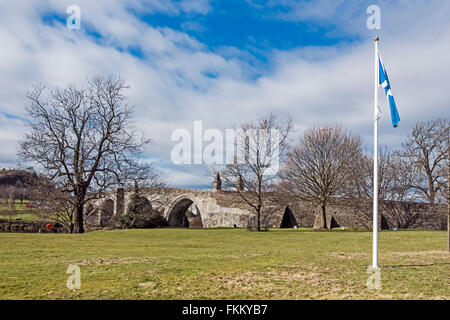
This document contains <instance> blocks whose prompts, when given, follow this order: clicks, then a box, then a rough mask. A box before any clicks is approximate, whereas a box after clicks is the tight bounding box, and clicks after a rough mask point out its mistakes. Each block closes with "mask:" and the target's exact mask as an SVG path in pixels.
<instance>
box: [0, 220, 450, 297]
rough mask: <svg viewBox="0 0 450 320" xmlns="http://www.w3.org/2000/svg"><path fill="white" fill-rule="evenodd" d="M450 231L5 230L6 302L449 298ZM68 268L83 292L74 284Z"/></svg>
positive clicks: (1, 293)
mask: <svg viewBox="0 0 450 320" xmlns="http://www.w3.org/2000/svg"><path fill="white" fill-rule="evenodd" d="M445 243H446V233H445V232H440V231H437V232H431V231H397V232H381V233H380V251H381V253H380V265H381V281H382V289H381V290H369V289H367V288H366V281H367V278H368V276H369V275H368V274H367V273H366V267H367V266H368V265H369V264H370V260H371V255H370V251H371V233H370V232H352V231H340V230H339V231H327V232H326V231H324V232H320V231H319V232H318V231H312V230H299V229H298V230H271V231H270V232H265V233H253V232H246V231H245V230H242V229H198V230H195V229H155V230H120V231H97V232H92V233H88V234H83V235H69V234H12V233H0V299H450V255H449V254H448V253H446V251H445ZM69 264H76V265H78V266H80V268H81V289H80V290H75V291H71V290H69V289H67V287H66V280H67V277H68V276H69V275H67V274H66V269H67V266H68V265H69Z"/></svg>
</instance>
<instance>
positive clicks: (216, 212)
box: [86, 175, 447, 230]
mask: <svg viewBox="0 0 450 320" xmlns="http://www.w3.org/2000/svg"><path fill="white" fill-rule="evenodd" d="M241 192H245V191H243V190H242V189H241ZM134 193H135V191H134V190H133V189H117V190H114V191H111V192H109V193H108V194H107V195H106V196H105V197H104V198H102V199H99V200H95V201H92V202H91V203H89V204H88V205H87V206H86V224H87V225H88V226H91V227H106V226H111V223H112V221H114V219H113V218H114V217H118V216H121V215H123V214H124V213H125V212H127V210H128V206H129V204H130V201H131V198H132V196H133V195H134ZM140 197H142V198H143V199H141V200H142V201H144V202H145V203H146V204H147V206H146V207H151V209H153V210H157V211H159V212H160V213H161V214H162V216H163V217H164V218H165V220H166V221H167V223H168V225H169V226H170V227H184V228H217V227H238V228H240V227H247V226H248V225H249V224H252V225H254V224H255V213H254V210H253V209H252V208H251V207H250V206H249V205H248V204H246V203H245V202H244V201H243V200H242V198H241V197H240V195H239V192H238V191H237V190H221V183H220V177H219V176H218V175H217V176H216V179H215V181H214V185H213V188H212V189H211V190H192V189H178V188H149V189H142V190H140ZM402 210H403V211H404V212H405V214H403V215H401V216H400V215H399V212H401V211H402ZM405 210H406V211H405ZM446 216H447V206H446V205H433V206H432V205H428V204H423V203H394V202H381V203H380V225H381V227H382V228H385V229H386V228H393V227H396V226H397V225H398V221H399V219H404V218H405V217H406V218H408V219H411V221H410V223H409V226H408V227H411V228H422V229H429V230H443V229H445V228H446V220H447V218H446ZM261 220H262V224H263V225H265V226H267V227H271V228H274V227H275V228H293V227H295V226H297V227H306V228H311V227H313V226H319V225H321V223H320V222H321V215H320V214H319V210H318V208H317V207H316V206H315V205H313V204H312V203H310V202H307V201H300V200H298V199H295V198H287V197H285V196H284V197H283V196H281V197H280V196H279V195H278V196H277V195H272V196H269V197H268V199H267V201H266V202H265V203H264V205H263V212H262V219H261ZM371 223H372V204H371V201H370V200H369V199H348V198H335V199H332V200H331V201H330V203H329V205H328V206H327V225H328V227H329V228H333V227H342V226H345V227H353V228H362V229H368V228H371V227H372V226H371Z"/></svg>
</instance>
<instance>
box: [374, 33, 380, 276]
mask: <svg viewBox="0 0 450 320" xmlns="http://www.w3.org/2000/svg"><path fill="white" fill-rule="evenodd" d="M378 40H380V38H378V37H376V38H375V101H374V117H375V118H374V132H373V133H374V135H373V136H374V138H373V224H372V227H373V248H372V268H374V269H377V268H378V86H379V85H378V83H379V62H378Z"/></svg>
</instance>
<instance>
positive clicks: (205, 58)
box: [0, 0, 450, 188]
mask: <svg viewBox="0 0 450 320" xmlns="http://www.w3.org/2000/svg"><path fill="white" fill-rule="evenodd" d="M71 4H76V5H78V6H79V7H80V9H81V27H82V28H81V30H69V29H67V28H66V24H65V22H66V19H67V16H68V15H67V13H66V9H67V7H68V6H69V5H71ZM371 4H376V5H378V6H379V7H380V8H381V24H382V29H381V30H376V31H374V30H368V29H367V27H366V20H367V18H368V17H369V15H368V14H367V13H366V10H367V7H368V6H369V5H371ZM449 15H450V2H449V1H446V0H429V1H422V0H408V1H406V0H399V1H375V0H373V1H364V0H352V1H343V0H321V1H320V0H317V1H315V0H279V1H274V0H268V1H256V0H241V1H239V0H226V1H225V0H222V1H219V0H211V1H208V0H180V1H166V0H149V1H137V0H131V1H122V0H117V1H107V0H98V1H89V0H79V1H65V0H42V1H35V2H30V1H27V0H18V1H12V0H7V1H2V2H1V3H0V42H1V43H2V50H1V51H0V74H1V77H0V144H1V145H2V149H3V152H2V154H1V155H0V164H1V165H2V166H6V167H11V166H14V165H16V164H17V158H16V155H15V150H16V146H17V141H18V140H19V139H20V138H21V137H22V136H23V133H24V131H25V130H26V128H25V122H26V113H25V105H26V103H27V102H26V99H25V97H26V92H27V91H28V90H29V89H30V88H31V86H32V85H33V84H35V83H37V82H42V83H44V84H47V85H50V86H52V85H58V86H63V85H65V84H68V83H72V82H74V83H77V84H79V85H83V84H84V83H85V80H86V78H87V77H92V76H94V75H96V74H102V73H117V74H120V75H121V76H122V77H123V78H124V79H125V81H126V82H127V83H128V84H129V85H130V86H131V89H130V90H129V92H128V96H129V101H130V103H131V104H133V105H134V106H135V110H136V115H137V127H138V130H139V131H140V132H142V133H143V134H145V135H146V136H147V137H150V138H152V140H153V144H152V145H151V146H149V148H148V149H147V150H146V153H145V158H146V159H147V160H148V161H151V162H153V163H154V164H155V166H157V167H158V168H159V169H160V170H161V171H162V172H163V174H164V175H165V176H166V177H167V180H168V182H169V183H170V184H171V185H173V186H181V187H197V188H203V187H209V185H210V183H211V181H212V180H211V179H212V178H211V177H209V176H207V175H206V171H205V168H204V167H203V166H198V165H197V166H194V165H185V166H178V165H174V164H173V163H172V162H171V159H170V152H171V149H172V148H173V146H174V144H175V143H174V142H173V141H171V134H172V132H173V131H174V130H176V129H178V128H186V129H188V130H192V129H193V122H194V121H196V120H202V121H203V124H204V128H205V129H206V128H217V129H219V130H225V129H226V128H232V127H233V125H235V124H238V123H239V122H241V121H245V120H251V119H254V118H256V117H257V116H258V115H260V114H264V113H266V112H269V111H274V112H276V113H277V114H279V116H280V118H281V120H283V119H284V118H285V117H287V116H288V115H290V116H292V118H293V120H294V122H295V132H293V134H292V137H291V138H292V140H293V141H295V139H296V138H298V136H299V134H300V133H301V132H302V130H304V129H305V128H307V127H309V126H314V125H318V126H320V125H324V124H334V123H337V124H340V125H342V126H343V127H345V128H348V129H351V130H352V131H354V132H355V133H358V134H360V135H361V136H362V137H363V140H364V143H365V145H366V146H367V148H368V149H369V148H370V147H371V144H372V142H371V141H372V122H371V117H372V113H373V112H372V101H373V88H372V86H373V85H372V81H373V66H372V63H373V37H374V36H375V35H379V36H380V37H381V42H380V50H381V54H382V56H383V60H384V63H385V65H386V68H387V70H388V72H389V75H390V80H391V85H392V87H393V92H394V96H395V98H396V100H397V105H398V108H399V112H400V116H401V119H402V121H401V123H400V128H399V129H396V130H393V129H392V127H391V126H390V121H389V112H388V109H387V105H382V110H383V111H384V118H383V119H382V121H381V122H380V142H381V144H386V145H391V146H398V145H399V144H400V143H401V141H402V140H403V139H404V138H405V135H406V134H407V132H408V131H409V128H410V127H411V125H412V124H413V123H414V122H415V121H418V120H427V119H434V118H437V117H446V118H449V112H448V109H449V108H448V102H449V101H450V91H449V90H448V85H447V83H448V82H449V80H450V77H449V74H450V59H448V52H449V50H450V22H449V19H448V17H449ZM380 97H381V96H380ZM382 101H383V102H384V99H382ZM383 108H384V109H383ZM210 180H211V181H210Z"/></svg>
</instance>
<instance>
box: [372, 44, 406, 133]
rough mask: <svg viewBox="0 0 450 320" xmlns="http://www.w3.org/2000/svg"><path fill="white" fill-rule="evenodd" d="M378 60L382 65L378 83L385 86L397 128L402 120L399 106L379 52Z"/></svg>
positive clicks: (393, 123)
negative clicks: (398, 109)
mask: <svg viewBox="0 0 450 320" xmlns="http://www.w3.org/2000/svg"><path fill="white" fill-rule="evenodd" d="M378 61H379V65H380V71H379V73H378V78H379V82H378V84H379V85H380V86H382V87H383V88H384V92H385V93H386V97H387V100H388V102H389V107H390V108H391V119H392V125H393V126H394V128H397V127H398V123H399V122H400V116H399V115H398V111H397V106H396V105H395V100H394V96H393V95H392V89H391V84H390V83H389V78H388V75H387V72H386V68H385V67H384V64H383V61H382V60H381V56H380V53H378ZM377 118H378V117H377Z"/></svg>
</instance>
